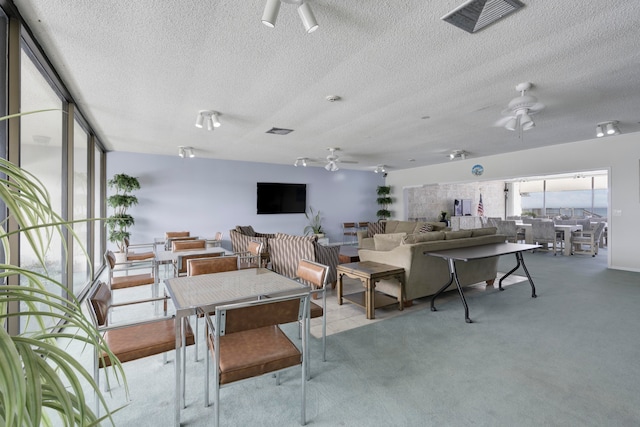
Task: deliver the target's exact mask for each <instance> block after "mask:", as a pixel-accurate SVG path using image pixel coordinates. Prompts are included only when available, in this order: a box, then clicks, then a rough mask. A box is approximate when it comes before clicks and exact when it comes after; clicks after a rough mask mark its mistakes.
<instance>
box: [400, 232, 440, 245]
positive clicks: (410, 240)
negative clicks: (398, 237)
mask: <svg viewBox="0 0 640 427" xmlns="http://www.w3.org/2000/svg"><path fill="white" fill-rule="evenodd" d="M436 240H444V232H443V231H431V232H429V233H414V234H407V235H406V236H405V237H404V238H403V239H402V244H403V245H411V244H414V243H422V242H433V241H436Z"/></svg>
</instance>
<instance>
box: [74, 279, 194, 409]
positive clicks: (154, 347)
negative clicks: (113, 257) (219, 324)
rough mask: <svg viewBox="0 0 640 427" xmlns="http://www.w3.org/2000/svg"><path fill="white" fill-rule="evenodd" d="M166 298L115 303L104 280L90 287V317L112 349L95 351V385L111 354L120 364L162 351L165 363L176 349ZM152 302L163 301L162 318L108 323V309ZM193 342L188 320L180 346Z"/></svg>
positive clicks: (108, 362)
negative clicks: (169, 352) (168, 354)
mask: <svg viewBox="0 0 640 427" xmlns="http://www.w3.org/2000/svg"><path fill="white" fill-rule="evenodd" d="M167 299H168V297H167V296H166V294H165V296H164V297H157V298H149V299H145V300H136V301H128V302H125V303H119V304H114V303H113V300H112V292H111V289H110V288H109V286H108V285H107V284H106V283H104V282H98V283H97V284H96V286H95V287H94V288H93V289H92V291H91V292H90V294H89V298H88V299H87V308H88V312H89V317H90V318H91V321H92V322H93V324H94V326H96V328H97V330H98V332H99V333H100V334H101V335H102V338H103V340H104V342H105V344H106V345H107V347H108V348H109V350H110V352H111V354H108V353H107V352H101V353H98V351H96V352H95V356H94V369H93V376H94V381H95V382H96V385H97V386H98V387H99V384H100V368H107V367H109V366H113V364H114V360H112V358H111V355H113V356H115V357H116V358H117V359H118V360H119V361H120V362H121V363H124V362H129V361H132V360H137V359H142V358H144V357H148V356H153V355H156V354H161V353H164V362H165V363H166V360H167V356H166V353H167V352H168V351H171V350H175V345H176V335H175V318H174V317H166V316H167ZM153 301H163V302H164V317H155V318H152V319H145V320H141V321H139V322H136V323H126V324H113V325H110V324H109V312H110V311H111V309H113V308H115V307H123V306H132V305H134V304H143V303H149V302H153ZM194 342H195V339H194V335H193V332H192V331H191V327H190V325H189V322H186V323H185V332H184V334H183V337H182V348H183V349H185V348H186V346H188V345H192V344H194ZM105 375H106V384H105V385H106V386H107V387H109V377H108V374H107V371H105ZM183 383H184V378H183ZM98 409H99V401H98V399H97V390H96V413H98Z"/></svg>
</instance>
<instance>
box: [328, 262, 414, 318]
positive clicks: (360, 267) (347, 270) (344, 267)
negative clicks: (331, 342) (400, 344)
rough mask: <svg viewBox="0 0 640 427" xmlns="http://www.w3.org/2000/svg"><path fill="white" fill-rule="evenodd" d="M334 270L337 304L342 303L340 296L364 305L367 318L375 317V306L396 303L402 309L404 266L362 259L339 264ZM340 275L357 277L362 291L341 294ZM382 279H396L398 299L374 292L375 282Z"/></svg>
mask: <svg viewBox="0 0 640 427" xmlns="http://www.w3.org/2000/svg"><path fill="white" fill-rule="evenodd" d="M336 271H337V273H338V295H337V297H338V304H339V305H342V298H344V299H346V300H348V301H350V302H352V303H354V304H357V305H359V306H361V307H365V309H366V313H367V319H375V317H376V313H375V311H376V308H380V307H385V306H388V305H391V304H396V303H397V304H398V310H403V309H404V305H403V301H404V268H402V267H396V266H394V265H387V264H381V263H379V262H373V261H362V262H350V263H347V264H339V265H338V267H337V268H336ZM342 276H347V277H351V278H352V279H359V280H360V281H361V282H362V285H363V286H364V291H362V292H356V293H354V294H349V295H344V296H343V295H342V290H343V287H342ZM382 279H396V280H398V282H399V286H400V301H398V300H397V299H396V298H392V297H390V296H389V295H385V294H383V293H382V292H376V282H379V281H380V280H382Z"/></svg>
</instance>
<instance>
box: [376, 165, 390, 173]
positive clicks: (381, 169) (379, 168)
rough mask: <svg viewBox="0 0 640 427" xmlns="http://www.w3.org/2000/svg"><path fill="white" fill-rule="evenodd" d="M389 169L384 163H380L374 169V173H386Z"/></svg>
mask: <svg viewBox="0 0 640 427" xmlns="http://www.w3.org/2000/svg"><path fill="white" fill-rule="evenodd" d="M386 171H387V170H386V169H385V168H384V165H378V166H376V168H375V169H374V170H373V172H374V173H385V172H386Z"/></svg>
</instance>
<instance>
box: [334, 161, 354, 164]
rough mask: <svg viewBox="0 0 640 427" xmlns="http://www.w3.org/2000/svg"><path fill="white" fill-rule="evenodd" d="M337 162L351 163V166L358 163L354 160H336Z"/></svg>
mask: <svg viewBox="0 0 640 427" xmlns="http://www.w3.org/2000/svg"><path fill="white" fill-rule="evenodd" d="M336 161H337V162H340V163H351V164H356V163H358V162H356V161H355V160H336Z"/></svg>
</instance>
